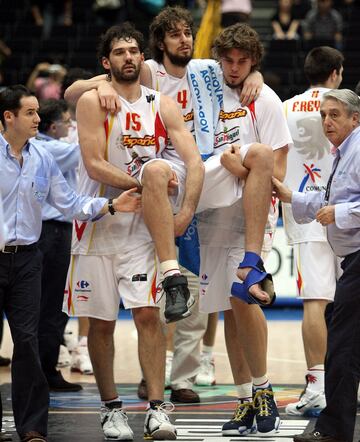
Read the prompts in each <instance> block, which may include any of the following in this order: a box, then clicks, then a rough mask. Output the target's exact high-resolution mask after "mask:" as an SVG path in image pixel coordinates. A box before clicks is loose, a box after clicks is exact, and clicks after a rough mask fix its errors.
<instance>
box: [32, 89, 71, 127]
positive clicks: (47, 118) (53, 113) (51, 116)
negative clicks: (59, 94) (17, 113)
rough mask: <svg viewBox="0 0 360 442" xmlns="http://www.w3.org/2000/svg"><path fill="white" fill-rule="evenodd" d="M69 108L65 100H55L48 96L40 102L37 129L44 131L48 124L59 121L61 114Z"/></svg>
mask: <svg viewBox="0 0 360 442" xmlns="http://www.w3.org/2000/svg"><path fill="white" fill-rule="evenodd" d="M68 110H69V107H68V104H67V103H66V101H65V100H57V99H55V98H49V99H48V100H43V101H41V102H40V108H39V112H38V114H39V117H40V120H41V121H40V123H39V131H40V132H43V133H46V132H47V131H48V130H49V128H50V126H51V125H52V124H53V123H55V122H56V121H61V120H62V118H63V114H64V113H65V112H67V111H68Z"/></svg>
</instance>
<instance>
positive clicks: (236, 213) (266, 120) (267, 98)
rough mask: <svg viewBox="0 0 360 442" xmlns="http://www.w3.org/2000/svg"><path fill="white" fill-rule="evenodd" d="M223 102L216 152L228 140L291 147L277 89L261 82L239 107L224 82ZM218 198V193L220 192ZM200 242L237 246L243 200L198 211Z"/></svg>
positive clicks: (272, 224)
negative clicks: (248, 101)
mask: <svg viewBox="0 0 360 442" xmlns="http://www.w3.org/2000/svg"><path fill="white" fill-rule="evenodd" d="M223 88H224V104H223V110H222V111H221V113H220V118H219V123H218V126H217V129H216V133H215V153H216V154H221V153H222V152H223V151H224V150H225V149H226V148H227V147H228V144H229V143H237V144H240V145H243V144H248V143H253V142H261V143H264V144H268V145H269V146H271V147H272V148H273V149H274V150H277V149H279V148H281V147H283V146H286V145H287V146H288V147H291V145H292V139H291V136H290V132H289V129H288V126H287V124H286V119H285V115H284V112H283V107H282V103H281V101H280V99H279V97H278V96H277V95H276V93H275V92H274V91H273V90H272V89H270V88H269V87H268V86H267V85H264V86H263V88H262V91H261V93H260V96H259V98H258V99H257V100H256V102H253V103H252V104H251V105H250V106H249V107H242V106H241V104H240V103H239V96H238V94H237V92H236V91H235V90H232V89H230V88H229V87H228V86H226V85H224V86H223ZM219 198H221V195H219ZM198 219H199V223H198V231H199V237H200V244H207V245H212V246H216V247H233V246H237V245H239V244H240V243H241V241H242V240H243V233H244V231H245V225H244V221H245V219H244V213H243V207H242V201H241V200H240V201H239V202H237V203H235V204H234V205H233V206H231V207H227V208H224V209H216V210H207V211H205V212H202V213H200V214H199V215H198ZM276 220H277V211H276V206H275V205H272V207H271V208H270V214H269V222H268V226H267V230H266V231H267V232H268V233H270V232H273V230H274V229H275V226H276Z"/></svg>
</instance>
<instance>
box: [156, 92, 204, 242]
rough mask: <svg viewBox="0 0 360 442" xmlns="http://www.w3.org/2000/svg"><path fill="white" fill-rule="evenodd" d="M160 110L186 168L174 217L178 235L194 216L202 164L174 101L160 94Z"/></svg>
mask: <svg viewBox="0 0 360 442" xmlns="http://www.w3.org/2000/svg"><path fill="white" fill-rule="evenodd" d="M160 110H161V115H162V118H163V120H164V123H165V126H166V129H167V131H168V135H169V138H170V141H171V144H172V145H173V146H174V148H175V150H176V152H177V153H178V154H179V156H180V158H181V159H182V160H183V162H184V163H185V166H186V170H187V175H186V183H185V195H184V200H183V204H182V207H181V210H180V212H179V213H178V214H177V215H176V217H175V234H176V235H179V234H182V233H184V232H185V230H186V228H187V226H188V225H189V223H190V222H191V220H192V218H193V216H194V213H195V209H196V207H197V204H198V202H199V198H200V193H201V189H202V185H203V181H204V165H203V162H202V160H201V156H200V153H199V150H198V148H197V146H196V144H195V140H194V137H193V136H192V135H191V133H190V132H189V131H188V130H187V129H186V127H185V124H184V120H183V117H182V115H181V112H180V110H179V107H178V105H177V104H176V103H175V101H173V100H172V99H171V98H169V97H167V96H164V95H162V96H161V101H160Z"/></svg>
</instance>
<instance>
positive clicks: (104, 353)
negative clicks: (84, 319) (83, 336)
mask: <svg viewBox="0 0 360 442" xmlns="http://www.w3.org/2000/svg"><path fill="white" fill-rule="evenodd" d="M89 322H90V328H89V336H88V347H89V354H90V359H91V363H92V365H93V369H94V375H95V379H96V383H97V386H98V389H99V392H100V397H101V400H102V401H107V400H108V401H109V400H111V399H114V398H116V397H117V396H118V393H117V391H116V386H115V380H114V330H115V324H116V321H102V320H100V319H95V318H89Z"/></svg>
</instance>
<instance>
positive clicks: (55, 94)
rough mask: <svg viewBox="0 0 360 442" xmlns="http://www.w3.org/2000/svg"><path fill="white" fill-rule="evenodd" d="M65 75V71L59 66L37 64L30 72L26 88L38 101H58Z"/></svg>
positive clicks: (45, 63) (46, 63) (44, 63)
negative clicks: (52, 99) (53, 99)
mask: <svg viewBox="0 0 360 442" xmlns="http://www.w3.org/2000/svg"><path fill="white" fill-rule="evenodd" d="M65 74H66V69H65V68H64V67H63V66H61V65H60V64H50V63H48V62H43V63H39V64H37V65H36V66H35V68H34V70H33V71H32V72H31V74H30V76H29V78H28V80H27V82H26V87H27V88H28V89H30V91H31V92H33V93H34V94H35V95H36V97H37V98H38V99H39V100H48V99H49V98H55V99H59V98H60V96H61V84H62V81H63V79H64V76H65Z"/></svg>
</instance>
